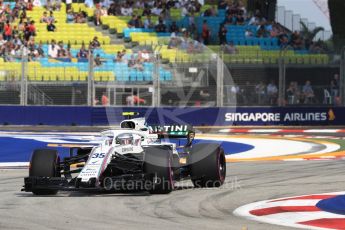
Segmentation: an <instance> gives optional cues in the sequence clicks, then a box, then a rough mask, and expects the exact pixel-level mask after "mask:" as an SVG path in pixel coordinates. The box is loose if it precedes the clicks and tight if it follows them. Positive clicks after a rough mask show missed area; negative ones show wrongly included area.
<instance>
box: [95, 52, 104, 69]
mask: <svg viewBox="0 0 345 230" xmlns="http://www.w3.org/2000/svg"><path fill="white" fill-rule="evenodd" d="M102 63H103V61H102V59H101V57H100V55H99V54H97V55H96V57H95V59H94V64H95V66H101V65H102Z"/></svg>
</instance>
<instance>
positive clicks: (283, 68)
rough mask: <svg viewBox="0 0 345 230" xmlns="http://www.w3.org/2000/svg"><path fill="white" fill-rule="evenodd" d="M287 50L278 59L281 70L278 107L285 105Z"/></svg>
mask: <svg viewBox="0 0 345 230" xmlns="http://www.w3.org/2000/svg"><path fill="white" fill-rule="evenodd" d="M285 53H286V49H284V50H282V51H281V53H280V56H279V59H278V68H279V85H278V106H284V105H285V103H284V102H285V88H286V87H285V84H286V63H285Z"/></svg>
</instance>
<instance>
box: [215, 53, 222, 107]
mask: <svg viewBox="0 0 345 230" xmlns="http://www.w3.org/2000/svg"><path fill="white" fill-rule="evenodd" d="M223 83H224V62H223V60H222V58H221V57H220V55H217V87H216V88H217V106H218V107H222V106H223Z"/></svg>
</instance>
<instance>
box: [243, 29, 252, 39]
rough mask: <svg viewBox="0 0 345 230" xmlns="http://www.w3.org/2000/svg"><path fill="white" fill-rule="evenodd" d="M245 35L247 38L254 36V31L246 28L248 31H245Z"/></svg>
mask: <svg viewBox="0 0 345 230" xmlns="http://www.w3.org/2000/svg"><path fill="white" fill-rule="evenodd" d="M244 36H245V37H246V38H252V37H253V32H252V31H251V30H249V29H247V30H246V32H245V33H244Z"/></svg>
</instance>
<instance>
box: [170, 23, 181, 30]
mask: <svg viewBox="0 0 345 230" xmlns="http://www.w3.org/2000/svg"><path fill="white" fill-rule="evenodd" d="M179 31H180V30H179V28H178V26H177V25H176V22H175V21H173V22H172V23H171V25H170V29H169V32H170V33H178V32H179Z"/></svg>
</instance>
